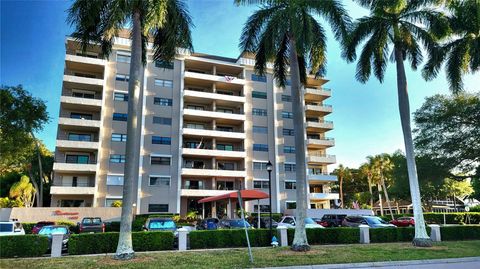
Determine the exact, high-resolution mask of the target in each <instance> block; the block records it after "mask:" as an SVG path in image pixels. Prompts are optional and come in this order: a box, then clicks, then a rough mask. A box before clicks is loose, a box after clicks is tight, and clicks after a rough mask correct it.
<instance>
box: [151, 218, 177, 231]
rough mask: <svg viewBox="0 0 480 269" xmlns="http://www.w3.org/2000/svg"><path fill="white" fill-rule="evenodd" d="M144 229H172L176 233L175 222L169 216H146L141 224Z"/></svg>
mask: <svg viewBox="0 0 480 269" xmlns="http://www.w3.org/2000/svg"><path fill="white" fill-rule="evenodd" d="M143 230H144V231H172V232H174V233H175V234H176V231H177V224H175V222H174V221H173V219H170V218H148V219H147V221H146V222H145V225H143Z"/></svg>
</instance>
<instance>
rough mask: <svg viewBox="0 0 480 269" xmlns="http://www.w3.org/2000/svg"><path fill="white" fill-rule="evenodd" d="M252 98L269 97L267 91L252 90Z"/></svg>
mask: <svg viewBox="0 0 480 269" xmlns="http://www.w3.org/2000/svg"><path fill="white" fill-rule="evenodd" d="M252 98H258V99H267V93H266V92H258V91H252Z"/></svg>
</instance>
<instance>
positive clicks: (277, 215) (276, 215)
mask: <svg viewBox="0 0 480 269" xmlns="http://www.w3.org/2000/svg"><path fill="white" fill-rule="evenodd" d="M248 214H249V216H248V219H249V220H250V219H257V218H258V213H256V212H251V213H248ZM282 216H283V214H282V213H273V214H272V219H273V220H274V221H280V220H281V219H282ZM260 217H261V218H268V217H270V214H269V213H260Z"/></svg>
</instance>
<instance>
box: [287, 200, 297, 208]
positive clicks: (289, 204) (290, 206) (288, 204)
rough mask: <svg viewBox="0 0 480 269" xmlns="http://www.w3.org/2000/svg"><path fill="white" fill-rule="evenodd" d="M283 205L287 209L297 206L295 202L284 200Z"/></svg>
mask: <svg viewBox="0 0 480 269" xmlns="http://www.w3.org/2000/svg"><path fill="white" fill-rule="evenodd" d="M285 207H286V208H287V209H295V208H297V202H285Z"/></svg>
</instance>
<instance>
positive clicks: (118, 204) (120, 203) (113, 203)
mask: <svg viewBox="0 0 480 269" xmlns="http://www.w3.org/2000/svg"><path fill="white" fill-rule="evenodd" d="M111 207H122V201H121V200H115V201H113V202H112V205H111Z"/></svg>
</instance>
